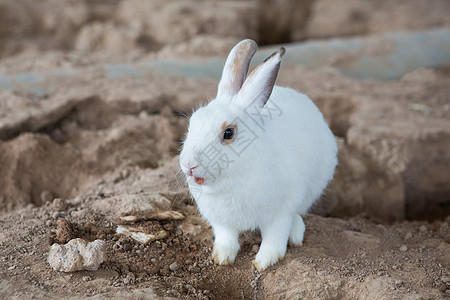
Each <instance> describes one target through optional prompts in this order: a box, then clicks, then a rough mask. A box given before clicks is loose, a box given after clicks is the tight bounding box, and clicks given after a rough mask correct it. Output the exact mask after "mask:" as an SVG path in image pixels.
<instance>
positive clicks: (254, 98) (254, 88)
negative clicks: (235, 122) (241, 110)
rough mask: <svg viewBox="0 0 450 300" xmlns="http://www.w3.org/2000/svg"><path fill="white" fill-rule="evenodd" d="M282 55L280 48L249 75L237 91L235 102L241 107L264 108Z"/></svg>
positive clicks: (282, 51) (283, 51)
mask: <svg viewBox="0 0 450 300" xmlns="http://www.w3.org/2000/svg"><path fill="white" fill-rule="evenodd" d="M284 53H285V49H284V48H283V47H281V48H280V49H279V50H278V51H276V52H274V53H273V54H272V55H271V56H269V57H268V58H267V59H266V60H264V62H263V63H262V64H260V65H259V66H257V67H256V68H255V69H254V70H253V71H252V72H251V73H250V75H249V76H248V78H247V80H245V82H244V84H243V86H242V88H241V90H240V91H239V96H238V99H237V101H238V103H239V104H240V105H241V106H243V107H247V106H249V105H255V106H256V107H257V108H258V109H262V108H263V107H264V105H265V104H266V102H267V101H268V100H269V98H270V95H271V94H272V90H273V87H274V86H275V80H276V79H277V76H278V71H279V70H280V64H281V58H282V57H283V55H284Z"/></svg>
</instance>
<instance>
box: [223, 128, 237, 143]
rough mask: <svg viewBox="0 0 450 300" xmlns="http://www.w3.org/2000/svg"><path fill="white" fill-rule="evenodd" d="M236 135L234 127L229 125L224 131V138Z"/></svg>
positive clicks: (227, 138)
mask: <svg viewBox="0 0 450 300" xmlns="http://www.w3.org/2000/svg"><path fill="white" fill-rule="evenodd" d="M233 136H234V128H231V127H228V128H227V129H225V131H224V132H223V139H224V140H231V139H232V138H233Z"/></svg>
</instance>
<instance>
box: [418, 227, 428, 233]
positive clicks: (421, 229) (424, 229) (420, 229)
mask: <svg viewBox="0 0 450 300" xmlns="http://www.w3.org/2000/svg"><path fill="white" fill-rule="evenodd" d="M427 231H428V229H427V226H425V225H421V226H420V227H419V232H421V233H424V232H427Z"/></svg>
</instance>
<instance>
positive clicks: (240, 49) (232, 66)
mask: <svg viewBox="0 0 450 300" xmlns="http://www.w3.org/2000/svg"><path fill="white" fill-rule="evenodd" d="M256 49H257V45H256V43H255V42H254V41H252V40H243V41H241V42H240V43H239V44H237V45H236V46H234V48H233V49H232V50H231V52H230V54H229V55H228V58H227V61H226V63H225V67H224V69H223V73H222V79H221V80H220V83H219V87H218V90H217V96H218V97H219V96H222V95H228V96H234V95H236V94H237V93H238V92H239V90H240V89H241V87H242V85H243V83H244V81H245V78H246V77H247V72H248V68H249V66H250V61H251V59H252V57H253V55H254V54H255V53H256Z"/></svg>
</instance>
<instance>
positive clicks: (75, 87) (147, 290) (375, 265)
mask: <svg viewBox="0 0 450 300" xmlns="http://www.w3.org/2000/svg"><path fill="white" fill-rule="evenodd" d="M66 2H67V3H66ZM164 2H165V1H154V2H146V1H128V2H127V1H93V2H89V1H64V2H58V4H55V3H56V2H54V1H52V0H42V1H39V2H29V1H25V0H21V1H16V2H14V1H6V0H5V1H1V0H0V27H1V28H0V44H1V45H0V56H1V57H2V59H1V60H0V87H1V86H2V85H1V84H2V81H1V80H2V78H6V77H5V76H11V75H14V76H16V75H17V76H19V77H20V76H22V77H21V78H25V77H26V76H25V75H29V74H47V75H49V76H54V75H52V74H56V71H58V72H61V70H64V71H65V72H68V73H70V74H74V75H73V76H72V77H70V80H67V79H66V77H64V76H61V78H59V77H57V76H54V77H51V78H52V79H51V81H50V82H48V83H47V84H48V85H49V86H50V87H51V88H50V89H49V90H48V91H46V92H45V93H35V92H30V90H20V89H19V90H18V89H6V88H0V298H1V299H80V298H81V299H158V298H160V299H446V298H450V215H449V212H450V198H449V195H450V178H449V176H450V175H449V173H448V168H449V167H450V156H449V154H448V149H449V147H450V119H449V118H450V98H449V95H450V67H449V66H448V65H443V66H437V67H434V68H429V69H419V70H415V71H413V72H410V73H408V74H405V75H404V76H403V77H402V78H400V79H398V80H395V81H378V80H370V79H366V80H359V79H352V78H347V77H345V76H344V75H342V74H340V73H339V72H338V71H337V70H336V69H335V68H333V67H332V66H322V67H320V68H316V69H313V68H308V67H303V66H296V65H282V67H281V70H280V75H279V78H278V81H277V84H279V85H283V86H290V87H292V88H295V89H298V90H300V91H302V92H304V93H306V94H308V95H309V96H310V97H311V98H312V99H313V100H314V101H315V102H316V104H317V105H318V106H319V108H320V109H321V110H322V112H323V113H324V116H325V118H326V120H327V121H328V123H329V124H330V127H331V129H332V130H333V132H334V133H335V135H336V136H337V139H338V143H339V151H340V154H339V160H340V165H339V167H338V170H337V172H336V176H335V179H334V181H333V183H332V184H331V185H330V186H329V188H328V190H327V191H326V193H325V195H324V196H323V197H322V199H321V201H320V202H319V203H318V204H317V205H316V206H315V207H314V208H313V209H312V212H311V213H310V214H308V215H307V216H306V217H305V224H306V232H305V241H304V244H303V246H301V247H288V250H287V254H286V257H285V258H284V259H283V260H282V261H281V262H279V263H278V264H276V265H275V266H272V267H270V268H269V269H267V270H265V271H264V272H261V273H260V272H258V271H256V270H255V269H254V267H253V266H252V264H251V261H252V259H254V256H255V255H256V253H257V251H258V248H259V243H260V242H261V238H260V235H259V232H246V233H243V234H242V235H241V236H240V244H241V250H240V252H239V255H238V257H237V260H236V262H235V264H233V265H231V266H217V265H215V264H214V263H213V261H212V259H211V251H212V243H213V236H212V231H211V228H210V227H209V225H208V224H207V223H206V222H205V221H204V220H202V218H201V216H200V215H199V213H198V211H197V208H196V206H195V203H194V202H193V200H192V198H191V197H190V195H189V193H188V190H187V187H186V184H185V181H184V178H183V175H182V174H180V172H179V167H178V158H177V153H178V151H179V149H180V145H181V142H182V139H183V136H184V132H185V130H186V126H187V117H188V116H189V114H190V112H191V111H192V110H193V109H195V108H196V107H197V106H198V105H200V104H201V103H205V102H206V101H208V99H211V98H212V97H214V95H215V92H216V87H217V83H218V81H217V80H215V79H198V78H187V77H183V76H175V75H164V74H161V73H149V74H141V75H140V76H138V77H136V76H127V77H120V78H114V77H111V76H108V74H107V72H105V68H104V65H105V64H117V65H120V64H123V65H124V66H126V64H130V63H134V64H139V63H142V62H145V61H147V60H148V59H158V58H165V57H171V58H173V57H179V58H190V57H193V56H205V55H218V56H220V57H224V56H225V55H226V53H227V51H229V49H230V47H232V46H233V44H234V43H235V42H236V41H238V40H239V39H241V38H242V37H248V36H249V37H253V38H255V39H256V40H257V41H259V42H263V43H275V42H276V43H279V42H293V41H299V40H307V39H313V38H329V37H349V36H355V35H358V36H360V35H371V34H378V33H380V32H390V31H395V30H407V29H411V30H421V29H429V28H438V27H439V28H444V27H445V26H448V25H449V24H450V19H448V16H447V14H445V13H443V12H445V11H446V9H447V8H448V1H435V2H433V3H434V4H433V5H429V4H427V5H426V7H425V6H424V4H423V3H422V2H421V1H411V2H409V3H410V4H409V6H408V5H405V4H404V3H405V2H402V1H385V2H383V3H384V4H386V6H383V5H377V4H374V3H372V2H369V1H358V0H356V1H353V0H352V1H350V0H340V1H325V0H317V1H298V3H302V4H301V5H303V6H302V7H296V8H295V9H297V10H294V9H293V11H297V12H298V9H300V10H302V11H303V12H305V11H306V12H307V13H303V14H302V18H303V19H302V20H297V21H295V20H293V19H292V18H291V17H292V15H289V16H287V15H286V22H287V23H286V24H285V23H283V24H278V23H277V24H278V25H279V26H278V27H276V26H275V27H274V26H273V24H274V23H273V22H274V20H273V19H271V15H266V14H264V13H259V14H258V13H257V12H258V9H259V6H258V5H261V6H262V7H272V6H271V5H273V2H274V1H259V2H258V1H230V3H231V4H230V3H226V4H225V2H221V1H203V2H202V1H192V3H191V4H192V5H193V6H192V7H194V8H195V7H197V6H198V5H204V6H205V10H204V11H203V12H202V14H200V15H198V17H197V18H195V17H193V15H195V14H193V13H192V11H191V9H192V7H190V8H189V7H188V8H186V4H184V3H183V1H167V3H168V4H167V5H165V3H164ZM200 2H201V3H200ZM338 2H339V3H340V4H341V5H344V3H345V5H348V6H347V7H349V9H348V10H344V9H342V8H339V7H340V6H339V5H338V4H337V3H338ZM341 2H342V3H341ZM30 3H32V4H30ZM279 3H280V4H279V6H277V9H280V11H274V15H277V14H278V13H280V14H283V13H284V12H283V9H284V11H286V10H287V11H289V10H290V9H291V6H290V5H292V2H290V1H279ZM28 4H30V5H28ZM298 5H300V4H298ZM338 6H339V7H338ZM20 7H27V10H26V11H23V12H24V13H17V14H15V15H14V14H11V15H8V16H9V17H8V18H2V17H1V16H3V15H5V12H7V11H19V10H17V8H20ZM50 7H51V9H50ZM161 7H162V8H163V10H162V13H161V16H160V17H161V18H163V17H164V16H167V15H170V16H172V18H171V19H167V20H168V21H167V20H166V19H164V22H165V23H164V22H163V23H161V22H162V21H161V20H160V19H158V18H157V17H158V16H156V17H155V19H154V20H148V17H147V16H148V14H149V13H152V12H154V11H155V9H160V8H161ZM342 7H343V6H342ZM383 7H384V8H383ZM2 8H3V10H2ZM337 8H339V9H337ZM219 10H220V11H222V12H223V13H222V14H217V13H216V11H219ZM20 11H21V10H20ZM249 12H255V15H256V16H258V17H257V18H256V17H255V18H256V19H252V18H246V17H245V16H247V15H249ZM330 12H335V13H334V14H332V15H333V18H331V17H330ZM2 13H3V15H2ZM27 13H28V14H30V16H31V15H32V16H33V17H32V18H31V17H30V18H26V14H27ZM180 15H181V16H183V17H182V18H181V19H183V20H187V21H186V22H187V23H186V24H183V23H179V22H178V21H177V20H178V19H177V16H178V17H179V16H180ZM419 15H420V16H421V17H420V18H419V17H418V16H419ZM327 16H328V17H327ZM394 17H395V18H394ZM65 18H68V19H70V22H69V23H66V22H64V21H63V20H64V19H65ZM158 20H159V21H158ZM132 21H133V22H132ZM160 21H161V22H160ZM225 21H228V22H229V24H233V22H238V25H239V26H236V28H234V27H233V26H219V25H218V24H221V22H225ZM288 21H289V22H291V23H289V22H288ZM1 22H3V23H4V24H3V25H2V23H1ZM15 22H16V23H17V22H18V23H17V24H21V26H18V27H15V26H14V24H16V23H15ZM258 22H260V23H258ZM261 22H262V23H261ZM5 24H6V25H5ZM61 24H65V25H64V26H62V25H61ZM205 24H206V25H205ZM236 24H237V23H236ZM258 24H259V25H258ZM163 25H164V26H166V27H167V28H165V29H164V30H165V31H163V30H158V28H159V29H160V28H162V26H163ZM52 26H53V27H52ZM158 26H160V27H158ZM55 28H56V29H55ZM264 28H265V29H264ZM267 28H269V29H271V30H272V31H270V34H269V33H267V35H266V36H263V31H264V30H269V29H267ZM188 29H189V30H188ZM168 32H169V33H170V32H172V33H173V35H170V34H168ZM52 35H53V37H54V38H51V37H52ZM47 41H51V42H48V43H47ZM116 50H117V51H116ZM366 50H367V49H366ZM371 50H373V51H372V52H373V53H376V52H377V51H378V50H379V49H371ZM343 59H345V58H343ZM64 74H66V73H64ZM162 211H176V212H180V213H181V214H182V216H183V217H182V218H181V219H179V218H174V217H168V218H158V217H156V216H155V213H157V212H162ZM130 215H131V216H137V220H135V221H125V220H124V219H121V217H123V216H130ZM124 224H125V225H127V226H131V227H134V228H137V227H140V228H144V229H142V230H143V231H145V232H147V233H154V232H161V231H163V232H164V234H165V236H164V237H163V238H160V239H157V240H155V241H152V242H149V243H146V244H143V243H140V242H138V241H136V240H134V239H132V238H130V237H127V236H125V235H123V234H117V233H116V229H117V227H118V226H119V225H124ZM74 238H82V239H85V240H87V241H93V240H96V239H98V240H103V241H105V244H106V247H105V249H106V260H105V262H103V263H102V264H101V266H100V267H99V269H98V270H97V271H76V272H70V273H64V272H57V271H54V270H53V269H52V267H51V266H50V265H49V263H48V262H47V257H48V255H49V251H50V247H51V245H52V244H54V243H59V244H65V243H67V242H68V241H69V240H71V239H74Z"/></svg>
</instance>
